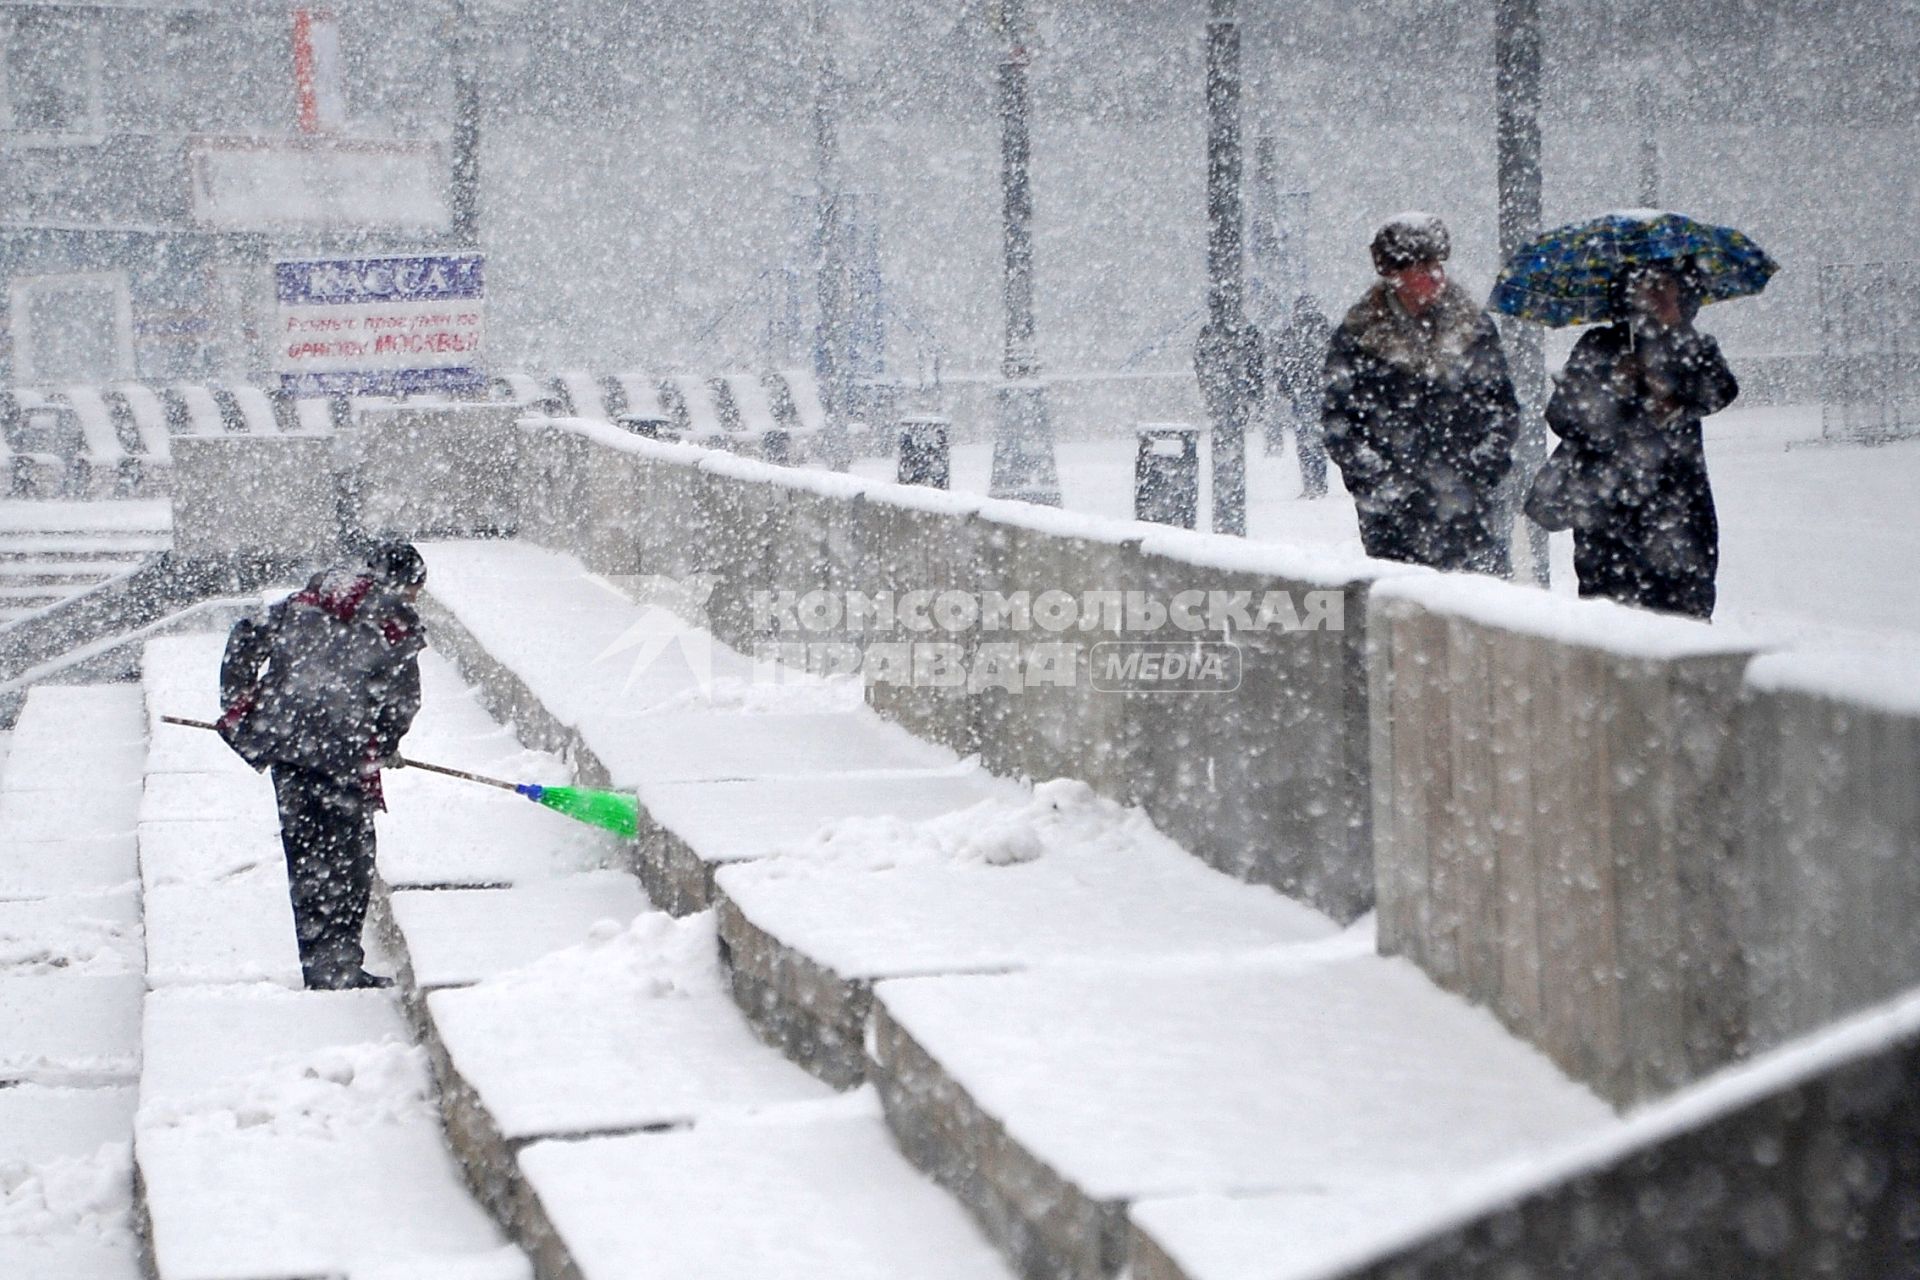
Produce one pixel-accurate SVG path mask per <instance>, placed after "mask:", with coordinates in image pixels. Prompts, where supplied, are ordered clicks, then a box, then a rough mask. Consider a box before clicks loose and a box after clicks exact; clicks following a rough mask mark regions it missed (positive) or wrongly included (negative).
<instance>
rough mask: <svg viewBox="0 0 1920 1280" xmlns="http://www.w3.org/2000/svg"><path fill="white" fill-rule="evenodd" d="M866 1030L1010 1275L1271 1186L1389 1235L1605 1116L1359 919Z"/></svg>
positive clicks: (1067, 1264)
mask: <svg viewBox="0 0 1920 1280" xmlns="http://www.w3.org/2000/svg"><path fill="white" fill-rule="evenodd" d="M873 1038H874V1067H875V1078H876V1080H877V1083H878V1084H879V1087H880V1091H881V1095H882V1097H883V1099H884V1100H885V1103H886V1107H887V1112H888V1119H889V1121H890V1123H891V1124H892V1126H893V1129H894V1131H895V1133H896V1134H897V1135H898V1136H899V1138H900V1140H901V1143H902V1146H903V1148H904V1149H905V1150H906V1151H907V1153H908V1154H909V1155H910V1156H911V1157H912V1158H913V1159H914V1160H915V1162H916V1163H918V1164H920V1165H921V1167H923V1168H925V1169H927V1170H929V1171H930V1172H932V1173H934V1174H935V1175H936V1176H937V1177H939V1178H940V1179H941V1180H942V1181H943V1182H944V1183H945V1184H946V1185H948V1186H949V1187H952V1188H954V1189H956V1191H958V1193H959V1194H960V1195H962V1197H963V1198H964V1199H965V1200H966V1201H967V1203H968V1204H969V1206H970V1207H971V1208H972V1209H973V1210H974V1212H975V1214H976V1215H977V1216H978V1217H979V1218H980V1219H981V1220H982V1221H983V1222H984V1223H986V1224H987V1225H988V1228H989V1230H990V1232H991V1233H992V1234H993V1235H994V1236H995V1238H996V1239H997V1240H998V1241H999V1242H1000V1243H1001V1245H1002V1247H1003V1249H1005V1250H1006V1251H1007V1253H1008V1254H1009V1256H1010V1257H1011V1258H1012V1259H1013V1260H1014V1262H1015V1266H1016V1269H1017V1270H1019V1271H1020V1272H1021V1273H1022V1274H1024V1275H1028V1276H1050V1277H1074V1278H1075V1280H1082V1278H1084V1280H1095V1278H1096V1277H1102V1276H1109V1275H1112V1274H1113V1273H1114V1271H1115V1270H1117V1269H1118V1268H1119V1267H1120V1266H1121V1265H1123V1264H1124V1263H1125V1262H1126V1261H1127V1248H1128V1231H1127V1217H1126V1215H1127V1212H1128V1209H1129V1207H1130V1206H1134V1205H1143V1204H1146V1203H1148V1202H1152V1201H1155V1200H1158V1199H1163V1198H1169V1199H1170V1198H1180V1197H1191V1196H1196V1195H1235V1196H1250V1195H1255V1194H1261V1193H1265V1194H1274V1195H1286V1196H1292V1197H1295V1198H1296V1199H1297V1200H1298V1201H1299V1202H1300V1206H1301V1214H1302V1216H1306V1215H1310V1214H1317V1215H1319V1216H1321V1217H1323V1218H1324V1219H1325V1220H1326V1221H1327V1222H1328V1223H1329V1230H1330V1232H1333V1233H1336V1234H1337V1232H1338V1230H1339V1229H1340V1227H1341V1224H1343V1223H1352V1222H1354V1221H1358V1222H1359V1224H1360V1227H1359V1228H1358V1229H1361V1230H1364V1231H1366V1232H1373V1233H1379V1235H1380V1236H1382V1237H1384V1236H1389V1235H1391V1234H1392V1232H1393V1231H1394V1230H1395V1223H1396V1215H1397V1214H1398V1215H1407V1217H1406V1218H1403V1219H1402V1221H1406V1220H1411V1218H1412V1217H1414V1216H1417V1215H1418V1214H1419V1212H1420V1211H1421V1209H1422V1208H1423V1207H1425V1206H1426V1205H1427V1204H1428V1203H1429V1202H1430V1201H1431V1200H1432V1199H1433V1198H1434V1197H1436V1196H1438V1195H1441V1194H1443V1193H1444V1192H1445V1191H1446V1190H1447V1188H1448V1187H1449V1186H1451V1185H1452V1184H1454V1183H1457V1182H1460V1181H1462V1180H1465V1179H1469V1178H1471V1177H1474V1176H1476V1175H1478V1174H1484V1173H1485V1172H1487V1171H1488V1170H1491V1169H1496V1168H1500V1167H1503V1166H1506V1165H1508V1164H1510V1163H1511V1162H1514V1161H1523V1160H1525V1159H1527V1158H1538V1157H1543V1156H1545V1155H1547V1154H1550V1153H1552V1152H1555V1151H1559V1150H1565V1149H1567V1148H1568V1147H1570V1146H1573V1145H1575V1144H1577V1143H1579V1142H1582V1141H1585V1140H1588V1139H1591V1138H1592V1137H1594V1136H1595V1135H1597V1134H1600V1133H1603V1132H1605V1131H1607V1130H1608V1129H1610V1128H1611V1127H1613V1126H1616V1125H1618V1124H1619V1123H1620V1122H1619V1121H1618V1119H1617V1118H1616V1117H1615V1116H1614V1113H1613V1112H1612V1111H1611V1110H1610V1109H1609V1108H1608V1107H1607V1106H1606V1105H1605V1104H1604V1103H1602V1102H1601V1101H1600V1100H1599V1099H1598V1098H1597V1097H1596V1096H1594V1095H1593V1094H1592V1093H1591V1092H1589V1091H1587V1090H1586V1089H1584V1088H1582V1087H1580V1086H1579V1085H1576V1084H1574V1083H1573V1082H1572V1081H1570V1080H1568V1079H1567V1078H1566V1077H1565V1076H1563V1075H1562V1074H1561V1073H1560V1072H1559V1071H1558V1070H1556V1069H1555V1068H1554V1067H1553V1065H1552V1064H1551V1063H1550V1062H1548V1061H1547V1059H1546V1058H1545V1057H1544V1056H1542V1055H1541V1054H1539V1053H1538V1052H1537V1051H1535V1050H1533V1049H1532V1048H1530V1047H1529V1046H1526V1045H1524V1044H1522V1043H1521V1042H1519V1041H1518V1040H1516V1039H1514V1038H1513V1037H1512V1036H1511V1035H1509V1034H1508V1033H1507V1032H1506V1031H1505V1030H1504V1029H1503V1028H1502V1027H1501V1026H1500V1025H1499V1024H1498V1022H1496V1021H1495V1019H1494V1018H1493V1016H1492V1015H1491V1014H1490V1013H1488V1012H1487V1011H1485V1010H1483V1009H1476V1008H1473V1007H1471V1006H1469V1005H1467V1004H1466V1003H1465V1002H1464V1001H1461V1000H1459V999H1456V998H1454V997H1452V996H1449V995H1447V994H1445V993H1443V992H1441V991H1440V990H1439V989H1438V988H1436V987H1434V986H1433V985H1432V984H1431V983H1430V982H1429V981H1427V979H1426V978H1425V977H1424V976H1422V975H1421V974H1420V973H1419V972H1418V971H1417V970H1415V969H1414V968H1413V967H1412V966H1411V965H1408V964H1406V963H1405V962H1404V961H1399V960H1389V959H1384V958H1381V957H1378V956H1375V955H1373V954H1371V946H1370V938H1368V937H1367V936H1366V931H1365V930H1363V929H1362V930H1355V931H1353V933H1352V935H1351V936H1348V935H1343V936H1342V937H1341V938H1339V939H1337V940H1336V941H1335V942H1333V943H1330V944H1320V945H1308V946H1303V947H1301V948H1298V949H1296V950H1295V951H1294V952H1293V953H1292V954H1287V953H1281V954H1278V955H1265V956H1254V957H1241V958H1223V959H1219V960H1214V961H1193V962H1189V963H1185V964H1165V963H1160V964H1144V963H1143V964H1132V965H1122V964H1111V965H1104V966H1098V967H1071V968H1068V967H1060V968H1053V969H1045V970H1034V971H1030V972H1026V973H1020V974H1010V975H1005V976H970V977H943V978H917V979H902V980H896V981H891V982H884V983H881V984H880V985H879V986H878V987H877V988H876V991H875V1018H874V1030H873ZM1387 1187H1391V1188H1394V1193H1393V1194H1392V1195H1390V1196H1385V1197H1383V1196H1381V1195H1380V1191H1381V1189H1382V1188H1387ZM1308 1206H1311V1207H1310V1208H1309V1207H1308Z"/></svg>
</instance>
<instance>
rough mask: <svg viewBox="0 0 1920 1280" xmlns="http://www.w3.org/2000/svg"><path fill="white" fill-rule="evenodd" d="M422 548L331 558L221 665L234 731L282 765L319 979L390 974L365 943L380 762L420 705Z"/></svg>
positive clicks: (310, 962) (302, 918) (280, 785)
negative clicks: (356, 560)
mask: <svg viewBox="0 0 1920 1280" xmlns="http://www.w3.org/2000/svg"><path fill="white" fill-rule="evenodd" d="M426 576H427V571H426V565H425V563H424V562H423V561H422V560H421V558H420V553H419V552H418V551H416V550H415V549H414V548H413V547H412V546H410V545H408V544H407V543H404V542H389V543H383V544H381V545H379V546H376V547H375V548H374V549H373V550H372V551H371V553H370V554H369V555H368V557H367V561H366V563H365V565H363V566H353V567H342V568H337V569H330V570H327V571H326V572H323V573H319V574H316V575H314V577H313V579H312V580H311V581H309V582H308V583H307V585H306V587H305V588H304V589H303V590H301V591H299V592H297V593H295V594H294V595H292V596H289V597H288V598H287V599H285V600H282V601H281V602H280V603H278V604H276V605H274V606H273V608H272V609H270V610H269V611H268V613H267V617H266V619H265V621H263V622H254V621H252V620H249V619H242V620H241V621H240V622H238V623H236V624H235V626H234V628H233V631H232V633H231V634H230V635H229V636H228V639H227V649H226V654H225V656H224V658H223V660H222V662H221V665H220V698H221V704H222V706H223V707H224V708H225V712H224V714H223V715H222V716H221V719H220V726H219V727H220V732H221V736H222V737H224V738H225V739H226V740H227V742H228V744H229V745H230V746H232V747H233V749H234V750H235V751H236V752H238V753H239V754H240V756H241V758H242V759H244V760H245V761H246V762H247V763H248V764H250V765H252V766H253V767H254V768H255V769H271V770H272V772H273V790H274V796H275V799H276V800H277V802H278V804H279V809H280V843H281V847H282V849H283V851H284V852H285V855H286V860H287V882H288V886H289V889H290V891H291V894H292V899H293V922H294V934H295V939H296V941H297V943H298V944H299V949H300V968H301V971H302V973H303V974H304V976H305V979H306V985H307V986H308V987H309V988H311V989H338V988H345V987H385V986H391V985H392V979H391V978H385V977H379V976H376V975H374V974H370V973H368V972H367V971H366V969H365V967H364V961H365V958H366V957H365V953H364V951H363V950H362V947H361V942H360V931H361V927H362V925H363V923H364V921H365V919H366V914H367V902H368V899H369V897H370V895H371V892H372V887H373V869H374V867H373V859H374V826H373V815H374V813H375V812H376V811H377V810H380V809H384V808H385V807H386V803H385V799H384V797H383V796H382V794H381V788H380V770H381V768H382V767H383V766H387V765H390V764H391V763H392V762H393V761H394V760H395V759H396V758H397V755H398V752H399V750H400V739H401V738H402V737H404V736H405V735H406V732H407V729H408V728H409V727H410V726H411V725H412V724H413V717H414V715H415V713H417V712H418V711H419V709H420V663H419V655H420V650H421V649H422V648H423V647H424V646H425V639H424V637H423V635H422V632H421V626H420V617H419V615H418V614H417V613H416V612H415V611H414V607H413V603H414V601H415V599H416V598H417V597H418V596H419V594H420V588H421V585H422V584H423V583H424V582H425V581H426Z"/></svg>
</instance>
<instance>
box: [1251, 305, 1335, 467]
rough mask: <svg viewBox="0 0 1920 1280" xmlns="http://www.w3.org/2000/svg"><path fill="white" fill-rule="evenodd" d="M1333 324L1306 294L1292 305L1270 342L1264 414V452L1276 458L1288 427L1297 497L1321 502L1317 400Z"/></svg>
mask: <svg viewBox="0 0 1920 1280" xmlns="http://www.w3.org/2000/svg"><path fill="white" fill-rule="evenodd" d="M1332 339H1333V325H1332V324H1331V323H1330V322H1329V321H1328V320H1327V317H1326V314H1325V313H1324V312H1322V311H1321V310H1320V304H1319V303H1317V302H1315V301H1314V299H1313V295H1312V294H1307V293H1303V294H1301V295H1300V296H1299V297H1297V298H1295V299H1294V300H1293V314H1292V316H1291V317H1289V318H1288V320H1287V323H1286V324H1285V326H1283V327H1282V328H1281V330H1280V332H1279V333H1278V334H1276V335H1275V336H1274V339H1273V358H1272V365H1273V399H1274V404H1273V412H1271V413H1269V414H1268V415H1267V442H1266V443H1267V452H1268V453H1270V454H1271V453H1278V452H1280V449H1281V445H1282V436H1283V434H1284V432H1285V430H1286V428H1287V426H1289V425H1291V426H1292V427H1293V440H1294V453H1295V456H1296V457H1297V458H1298V459H1299V462H1300V490H1301V496H1302V497H1307V498H1320V497H1325V496H1326V492H1327V449H1326V442H1325V440H1324V439H1323V438H1322V435H1321V429H1320V401H1321V396H1322V395H1323V394H1324V392H1325V390H1326V388H1325V387H1324V386H1323V385H1322V383H1321V379H1322V378H1323V377H1324V376H1325V374H1326V368H1327V347H1328V345H1329V344H1330V343H1331V341H1332Z"/></svg>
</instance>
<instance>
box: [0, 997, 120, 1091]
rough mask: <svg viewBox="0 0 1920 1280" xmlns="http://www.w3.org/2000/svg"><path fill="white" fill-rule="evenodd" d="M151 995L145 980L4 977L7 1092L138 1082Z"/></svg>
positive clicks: (1, 1012) (2, 1054) (2, 1077)
mask: <svg viewBox="0 0 1920 1280" xmlns="http://www.w3.org/2000/svg"><path fill="white" fill-rule="evenodd" d="M145 987H146V983H145V981H144V980H143V979H142V978H141V977H140V975H139V974H92V973H34V974H26V975H12V976H0V1027H4V1028H6V1034H5V1035H4V1037H0V1086H4V1085H8V1084H15V1083H37V1084H62V1085H95V1084H125V1083H129V1082H131V1081H132V1080H133V1078H134V1074H135V1073H136V1072H137V1071H138V1070H139V1063H140V1051H139V1035H140V996H141V993H142V992H143V991H144V990H145Z"/></svg>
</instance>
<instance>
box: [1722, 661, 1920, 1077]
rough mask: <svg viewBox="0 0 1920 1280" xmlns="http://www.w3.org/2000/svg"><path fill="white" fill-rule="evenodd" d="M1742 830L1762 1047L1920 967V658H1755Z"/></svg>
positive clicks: (1861, 1001) (1743, 728)
mask: <svg viewBox="0 0 1920 1280" xmlns="http://www.w3.org/2000/svg"><path fill="white" fill-rule="evenodd" d="M1740 742H1741V747H1742V751H1743V754H1744V764H1745V767H1744V776H1743V777H1742V779H1741V792H1740V802H1739V813H1738V818H1737V830H1736V836H1737V839H1738V840H1739V843H1740V848H1741V852H1742V857H1741V867H1742V876H1741V880H1740V891H1741V892H1740V898H1739V906H1740V910H1741V917H1740V918H1741V920H1742V922H1743V926H1742V933H1743V936H1744V937H1745V939H1746V940H1747V949H1748V966H1749V974H1750V985H1751V990H1752V996H1753V1019H1752V1026H1751V1034H1752V1039H1753V1042H1754V1044H1755V1046H1756V1047H1765V1046H1769V1045H1774V1044H1779V1043H1781V1042H1783V1041H1785V1040H1787V1039H1789V1038H1790V1037H1793V1036H1796V1035H1800V1034H1803V1033H1805V1032H1807V1031H1810V1030H1812V1029H1814V1028H1816V1027H1820V1026H1823V1025H1825V1024H1826V1023H1829V1022H1831V1021H1833V1020H1834V1019H1836V1018H1839V1017H1841V1016H1843V1015H1845V1014H1849V1013H1852V1012H1854V1011H1856V1010H1858V1009H1861V1008H1864V1007H1866V1006H1867V1005H1869V1004H1872V1003H1875V1002H1877V1001H1880V1000H1885V999H1888V998H1890V997H1892V996H1893V995H1895V994H1897V993H1898V992H1900V991H1902V990H1904V989H1906V988H1908V987H1910V986H1912V985H1914V984H1915V983H1916V982H1920V659H1911V660H1902V659H1893V658H1888V657H1884V656H1876V655H1871V654H1850V653H1782V654H1772V655H1768V656H1766V657H1763V658H1760V659H1757V660H1756V661H1755V662H1754V663H1753V665H1752V667H1751V668H1750V669H1749V673H1748V681H1747V696H1746V698H1745V700H1744V702H1743V705H1742V707H1741V715H1740Z"/></svg>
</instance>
